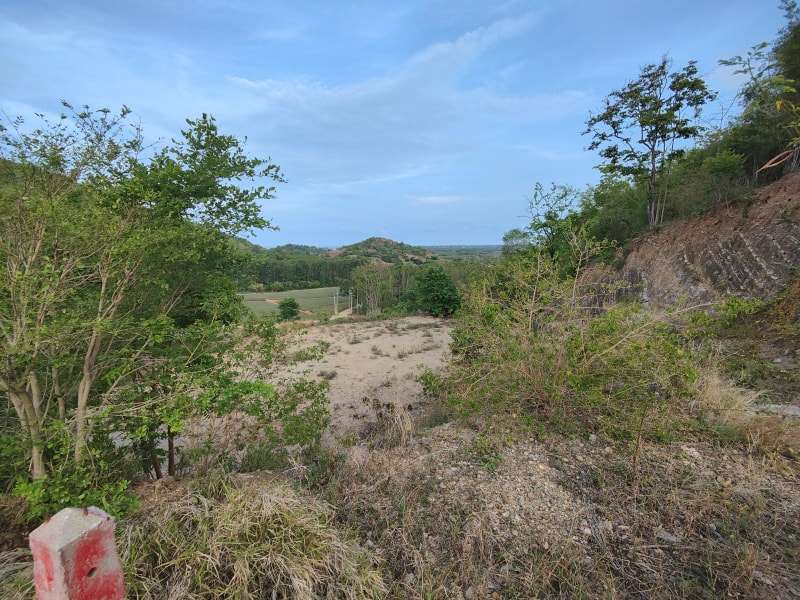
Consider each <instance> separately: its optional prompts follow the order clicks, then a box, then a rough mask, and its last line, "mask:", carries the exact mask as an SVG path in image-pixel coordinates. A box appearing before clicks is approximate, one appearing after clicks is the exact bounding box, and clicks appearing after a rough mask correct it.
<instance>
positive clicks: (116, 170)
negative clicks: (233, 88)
mask: <svg viewBox="0 0 800 600" xmlns="http://www.w3.org/2000/svg"><path fill="white" fill-rule="evenodd" d="M129 114H130V110H129V109H127V108H126V107H123V109H122V110H121V111H120V112H119V113H116V114H114V113H112V112H111V111H109V110H107V109H100V110H90V109H89V108H88V107H82V108H80V109H77V110H76V109H74V108H73V107H72V106H70V105H69V104H67V103H64V114H63V115H61V118H60V119H59V120H58V121H56V122H50V121H48V120H47V119H45V118H43V117H42V118H41V119H42V122H41V124H40V125H39V126H35V127H32V128H29V127H28V126H27V125H26V124H25V123H24V121H23V119H21V118H19V119H17V120H15V121H14V122H13V123H10V124H9V125H8V126H2V129H0V332H2V338H1V342H2V344H1V345H0V392H3V393H4V394H5V395H7V396H8V398H9V399H10V401H11V404H12V405H13V407H14V410H15V413H16V415H17V417H18V421H19V424H20V431H21V433H22V434H23V436H24V438H25V439H26V440H27V441H28V443H29V447H30V454H31V472H32V475H33V477H34V478H37V479H38V478H42V477H44V476H45V475H46V474H47V468H46V464H45V456H44V451H45V446H46V440H45V439H44V436H45V431H46V430H47V429H48V427H49V423H50V422H51V421H52V420H54V419H56V420H62V421H63V420H65V419H66V418H67V417H68V416H69V421H70V425H71V427H72V433H73V435H74V437H73V439H74V459H75V462H76V463H80V462H82V461H83V460H84V459H85V458H86V448H87V445H88V442H89V439H90V435H91V429H92V422H93V421H92V417H93V415H92V414H90V413H91V412H92V411H97V410H101V409H103V408H104V407H108V406H111V405H113V404H114V403H115V402H116V401H117V400H118V399H119V398H120V397H122V396H123V395H124V394H123V393H122V392H123V390H125V389H126V387H127V386H130V385H133V384H134V383H136V384H140V383H141V382H143V381H145V382H146V381H147V379H148V377H150V376H151V375H152V374H153V373H154V371H155V370H156V369H155V368H154V364H157V363H158V362H159V361H160V360H162V357H163V355H164V353H165V352H169V351H170V349H174V348H175V339H176V337H175V336H174V335H172V334H170V333H169V330H170V329H171V328H173V327H174V325H175V324H178V323H177V321H176V318H179V319H180V323H182V324H184V325H185V324H188V323H192V322H195V321H197V320H198V319H201V318H202V319H209V320H211V321H214V320H223V321H224V320H230V319H232V318H235V316H236V314H235V313H236V312H237V303H238V300H237V299H236V297H235V295H234V294H233V287H232V286H231V285H229V280H228V279H227V278H226V276H225V269H226V265H227V264H229V258H230V256H231V255H230V246H229V244H227V243H226V242H225V236H226V235H228V234H231V233H236V232H239V231H242V230H246V229H249V228H252V227H265V226H266V227H268V226H269V223H268V222H267V221H266V220H265V219H264V218H263V217H261V215H260V204H259V202H260V201H261V200H263V199H267V198H270V197H271V196H272V192H273V189H272V188H269V187H263V186H253V187H251V186H243V185H241V184H240V183H239V182H240V181H245V182H247V181H250V180H255V179H256V178H257V177H266V178H268V179H271V180H273V181H281V180H282V177H281V174H280V170H279V168H278V167H277V165H274V164H272V163H271V162H269V161H268V160H261V159H256V158H250V157H248V156H247V155H246V154H245V152H244V148H243V146H242V143H241V142H240V141H239V140H237V139H236V138H234V137H231V136H226V135H222V134H220V133H219V132H218V131H217V127H216V124H215V122H214V120H213V118H211V117H210V116H207V115H203V116H202V117H201V118H200V119H197V120H187V129H185V130H184V131H183V132H182V136H181V137H180V138H179V139H178V140H176V141H173V142H172V143H171V144H170V145H168V146H166V147H164V148H163V149H162V150H160V151H158V152H156V153H155V154H154V155H153V157H152V158H151V159H150V160H143V159H142V150H143V144H142V136H141V132H140V130H139V129H138V128H136V127H131V126H130V124H129V122H128V116H129ZM223 308H224V310H223ZM223 313H224V316H223Z"/></svg>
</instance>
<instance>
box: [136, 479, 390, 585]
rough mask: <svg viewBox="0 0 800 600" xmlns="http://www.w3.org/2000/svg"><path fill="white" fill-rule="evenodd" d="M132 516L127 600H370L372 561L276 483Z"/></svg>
mask: <svg viewBox="0 0 800 600" xmlns="http://www.w3.org/2000/svg"><path fill="white" fill-rule="evenodd" d="M204 487H205V489H203V490H195V491H190V492H187V493H186V494H185V495H184V496H183V497H181V498H179V499H177V500H173V501H171V502H168V503H164V504H162V505H158V506H156V507H155V508H153V509H151V510H150V511H148V512H146V513H143V514H140V515H137V516H134V517H133V518H131V519H129V520H128V521H127V523H126V528H125V534H124V541H123V542H122V544H121V546H122V548H121V553H122V556H123V560H124V562H125V564H126V567H127V570H128V581H129V582H130V583H129V589H128V595H129V597H130V598H148V599H149V598H152V599H156V598H158V599H161V598H186V599H193V598H241V599H250V598H298V599H309V600H310V599H313V598H347V599H357V598H374V597H379V596H381V595H382V594H383V593H384V591H385V590H384V585H383V581H382V578H381V575H380V572H379V570H378V569H377V568H376V567H375V564H374V562H373V560H372V559H371V557H370V555H369V554H368V553H367V552H366V551H365V550H364V549H362V548H361V547H360V546H359V545H358V544H357V543H355V542H354V541H352V540H351V539H349V538H348V537H347V536H346V535H344V534H343V533H342V532H341V531H339V530H337V529H336V528H335V527H334V526H333V524H332V512H331V510H330V508H329V507H328V506H327V505H325V504H324V503H322V502H320V501H318V500H315V499H313V498H311V497H308V496H303V495H300V494H299V493H298V492H297V491H296V490H294V489H293V488H292V487H291V486H290V485H288V484H286V483H284V482H281V481H279V480H272V481H265V480H263V479H261V480H254V481H251V482H249V483H248V482H242V481H241V480H239V482H238V483H237V482H234V480H232V479H229V478H222V479H218V480H216V481H214V480H212V481H210V482H206V484H205V486H204Z"/></svg>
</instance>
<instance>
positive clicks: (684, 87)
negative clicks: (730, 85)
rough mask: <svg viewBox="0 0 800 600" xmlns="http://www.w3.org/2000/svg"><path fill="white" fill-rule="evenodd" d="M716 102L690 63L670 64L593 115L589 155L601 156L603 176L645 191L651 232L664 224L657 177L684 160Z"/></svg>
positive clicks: (652, 68)
mask: <svg viewBox="0 0 800 600" xmlns="http://www.w3.org/2000/svg"><path fill="white" fill-rule="evenodd" d="M715 97H716V94H715V93H714V92H711V91H710V90H709V89H708V88H707V87H706V84H705V81H703V79H702V78H701V77H699V76H698V75H697V65H696V63H695V62H694V61H692V62H689V63H688V64H687V65H686V66H685V67H684V68H683V69H681V70H679V71H675V72H670V61H669V60H668V59H667V58H663V59H662V60H661V61H660V62H659V63H658V64H650V65H646V66H644V67H643V68H642V70H641V72H640V73H639V77H638V78H637V79H635V80H634V81H631V82H629V83H627V84H626V85H625V86H624V87H622V88H620V89H619V90H614V91H612V92H611V93H610V94H609V95H608V97H607V98H606V100H605V103H604V107H603V110H602V111H600V112H599V113H598V114H595V115H590V117H589V119H588V120H587V121H586V130H585V131H584V134H585V135H591V136H592V141H591V143H590V144H589V150H597V149H599V150H600V156H601V157H602V158H603V159H605V163H604V164H603V165H602V166H601V167H600V168H601V170H602V171H603V172H604V173H606V174H609V175H621V176H624V177H633V178H634V179H635V180H636V181H642V182H644V184H645V186H646V190H647V216H648V223H649V224H650V226H651V227H656V226H658V225H660V224H661V223H662V222H663V220H664V212H665V208H666V203H667V190H666V188H665V187H662V188H661V189H659V186H658V182H659V175H660V174H663V173H664V171H665V170H666V169H667V168H668V167H669V164H670V161H671V160H672V159H674V158H675V157H676V156H678V155H680V153H681V148H680V147H679V144H680V143H681V142H683V141H686V140H691V139H693V138H695V137H697V135H698V134H699V133H700V132H701V131H702V127H701V126H700V125H698V124H697V118H698V117H699V116H700V113H701V111H702V108H703V106H704V105H705V104H706V103H707V102H709V101H710V100H713V99H714V98H715Z"/></svg>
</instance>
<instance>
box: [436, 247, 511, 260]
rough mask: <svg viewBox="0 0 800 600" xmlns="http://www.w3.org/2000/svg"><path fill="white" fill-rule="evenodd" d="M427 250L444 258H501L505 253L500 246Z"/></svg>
mask: <svg viewBox="0 0 800 600" xmlns="http://www.w3.org/2000/svg"><path fill="white" fill-rule="evenodd" d="M425 249H426V250H428V251H429V252H432V253H433V254H436V255H437V256H440V257H442V258H471V259H482V258H491V257H494V256H500V255H501V254H502V253H503V246H502V245H500V244H475V245H470V244H456V245H448V246H425Z"/></svg>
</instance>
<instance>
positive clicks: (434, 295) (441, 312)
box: [417, 265, 461, 317]
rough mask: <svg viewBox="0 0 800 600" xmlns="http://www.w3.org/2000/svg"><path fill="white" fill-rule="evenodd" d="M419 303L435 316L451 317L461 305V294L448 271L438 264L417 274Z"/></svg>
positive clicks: (422, 308)
mask: <svg viewBox="0 0 800 600" xmlns="http://www.w3.org/2000/svg"><path fill="white" fill-rule="evenodd" d="M417 303H418V308H419V309H420V310H422V311H424V312H426V313H428V314H431V315H433V316H434V317H449V316H451V315H452V314H453V313H454V312H456V310H458V307H459V306H460V305H461V296H460V295H459V293H458V290H457V289H456V286H455V284H454V283H453V280H452V279H450V276H449V275H448V274H447V272H446V271H445V270H444V269H443V268H442V267H440V266H439V265H436V266H433V267H428V268H427V269H425V270H424V271H422V273H421V274H419V275H418V276H417Z"/></svg>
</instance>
